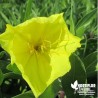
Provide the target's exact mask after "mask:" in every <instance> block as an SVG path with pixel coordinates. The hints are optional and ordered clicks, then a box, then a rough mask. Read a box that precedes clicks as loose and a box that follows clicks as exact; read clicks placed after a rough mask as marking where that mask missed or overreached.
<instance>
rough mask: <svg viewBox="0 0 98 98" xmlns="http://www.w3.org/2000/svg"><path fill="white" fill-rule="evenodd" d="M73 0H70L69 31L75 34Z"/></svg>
mask: <svg viewBox="0 0 98 98" xmlns="http://www.w3.org/2000/svg"><path fill="white" fill-rule="evenodd" d="M74 6H75V5H74V0H71V14H70V32H71V33H73V34H74V35H75V24H74V14H73V12H74V11H73V10H74V9H75V8H74Z"/></svg>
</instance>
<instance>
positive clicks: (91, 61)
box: [83, 51, 98, 77]
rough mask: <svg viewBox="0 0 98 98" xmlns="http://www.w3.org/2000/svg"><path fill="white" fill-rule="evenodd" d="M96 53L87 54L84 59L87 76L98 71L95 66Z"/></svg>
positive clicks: (97, 66) (97, 67)
mask: <svg viewBox="0 0 98 98" xmlns="http://www.w3.org/2000/svg"><path fill="white" fill-rule="evenodd" d="M97 53H98V52H97V51H95V52H93V53H91V54H89V55H88V56H87V57H85V58H84V60H83V62H84V65H85V68H86V72H87V76H88V77H89V76H93V75H94V74H95V73H97V71H98V65H97Z"/></svg>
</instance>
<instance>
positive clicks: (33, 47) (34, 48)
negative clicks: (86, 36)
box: [28, 43, 41, 54]
mask: <svg viewBox="0 0 98 98" xmlns="http://www.w3.org/2000/svg"><path fill="white" fill-rule="evenodd" d="M28 48H29V53H30V54H32V53H34V51H36V52H40V51H41V45H39V44H38V45H34V44H32V43H28Z"/></svg>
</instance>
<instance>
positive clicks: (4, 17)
mask: <svg viewBox="0 0 98 98" xmlns="http://www.w3.org/2000/svg"><path fill="white" fill-rule="evenodd" d="M0 16H1V17H2V18H3V19H4V21H5V22H6V23H8V24H10V20H9V19H8V17H7V16H6V15H5V14H4V13H3V12H2V11H0Z"/></svg>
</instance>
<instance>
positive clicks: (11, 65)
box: [7, 64, 21, 75]
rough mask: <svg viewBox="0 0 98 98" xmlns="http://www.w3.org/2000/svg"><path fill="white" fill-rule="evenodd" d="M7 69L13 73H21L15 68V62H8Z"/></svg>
mask: <svg viewBox="0 0 98 98" xmlns="http://www.w3.org/2000/svg"><path fill="white" fill-rule="evenodd" d="M7 69H8V70H10V71H13V72H14V73H15V74H20V75H21V72H20V70H19V69H18V68H17V65H16V64H9V65H7Z"/></svg>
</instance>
